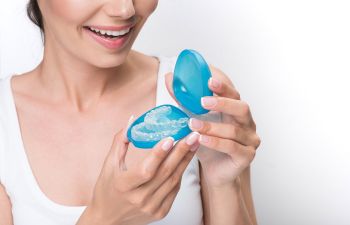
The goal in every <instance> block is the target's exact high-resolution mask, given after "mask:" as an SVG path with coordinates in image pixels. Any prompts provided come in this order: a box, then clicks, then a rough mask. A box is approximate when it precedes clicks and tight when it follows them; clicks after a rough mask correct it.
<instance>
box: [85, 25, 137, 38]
mask: <svg viewBox="0 0 350 225" xmlns="http://www.w3.org/2000/svg"><path fill="white" fill-rule="evenodd" d="M83 28H84V29H86V30H87V31H89V32H92V33H94V34H96V35H98V36H100V37H103V38H106V39H113V40H115V39H120V38H123V37H125V36H127V35H128V34H129V33H130V32H131V31H132V30H133V28H134V27H131V28H127V29H124V30H120V31H113V30H100V29H97V28H93V27H88V26H84V27H83Z"/></svg>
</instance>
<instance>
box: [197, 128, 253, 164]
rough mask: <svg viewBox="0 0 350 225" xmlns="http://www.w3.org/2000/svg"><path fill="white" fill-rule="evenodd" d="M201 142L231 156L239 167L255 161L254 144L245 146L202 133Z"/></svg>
mask: <svg viewBox="0 0 350 225" xmlns="http://www.w3.org/2000/svg"><path fill="white" fill-rule="evenodd" d="M199 143H200V144H202V145H204V146H206V147H208V148H210V149H212V150H213V151H219V152H222V153H226V154H227V155H229V156H231V158H232V161H233V163H234V165H235V166H236V167H237V168H239V167H246V166H248V165H249V164H250V162H251V161H253V159H254V157H255V153H256V151H255V147H253V146H243V145H241V144H239V143H238V142H235V141H232V140H228V139H223V138H218V137H213V136H207V135H200V138H199Z"/></svg>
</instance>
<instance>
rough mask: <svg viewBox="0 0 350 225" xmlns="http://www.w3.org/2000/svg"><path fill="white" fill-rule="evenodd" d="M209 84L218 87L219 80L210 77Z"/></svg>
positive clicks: (219, 84)
mask: <svg viewBox="0 0 350 225" xmlns="http://www.w3.org/2000/svg"><path fill="white" fill-rule="evenodd" d="M209 84H210V85H211V86H212V87H214V88H219V87H220V86H221V82H220V81H219V80H217V79H215V78H212V77H211V78H210V80H209Z"/></svg>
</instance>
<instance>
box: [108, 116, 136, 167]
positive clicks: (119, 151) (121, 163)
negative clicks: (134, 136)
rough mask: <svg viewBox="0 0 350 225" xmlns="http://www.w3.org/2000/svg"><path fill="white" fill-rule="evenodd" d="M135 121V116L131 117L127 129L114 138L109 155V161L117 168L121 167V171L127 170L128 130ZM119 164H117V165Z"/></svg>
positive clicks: (121, 130) (124, 128)
mask: <svg viewBox="0 0 350 225" xmlns="http://www.w3.org/2000/svg"><path fill="white" fill-rule="evenodd" d="M133 119H134V115H131V116H130V118H129V121H128V123H127V125H126V127H123V128H122V129H120V130H119V131H118V132H117V133H116V134H115V135H114V138H113V144H112V146H111V149H110V151H109V154H108V160H107V161H110V162H111V163H112V165H113V166H114V167H115V166H116V167H119V169H121V170H125V169H126V167H125V157H126V153H127V151H128V146H129V140H128V138H127V130H128V128H129V126H130V125H131V123H132V121H133ZM116 163H117V164H116Z"/></svg>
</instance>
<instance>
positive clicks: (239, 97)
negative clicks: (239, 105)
mask: <svg viewBox="0 0 350 225" xmlns="http://www.w3.org/2000/svg"><path fill="white" fill-rule="evenodd" d="M233 92H234V95H235V97H236V99H237V100H241V94H240V93H239V92H238V91H237V90H236V89H234V91H233Z"/></svg>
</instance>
